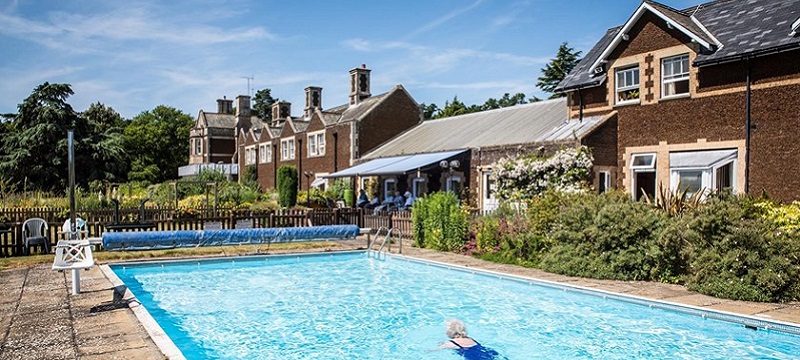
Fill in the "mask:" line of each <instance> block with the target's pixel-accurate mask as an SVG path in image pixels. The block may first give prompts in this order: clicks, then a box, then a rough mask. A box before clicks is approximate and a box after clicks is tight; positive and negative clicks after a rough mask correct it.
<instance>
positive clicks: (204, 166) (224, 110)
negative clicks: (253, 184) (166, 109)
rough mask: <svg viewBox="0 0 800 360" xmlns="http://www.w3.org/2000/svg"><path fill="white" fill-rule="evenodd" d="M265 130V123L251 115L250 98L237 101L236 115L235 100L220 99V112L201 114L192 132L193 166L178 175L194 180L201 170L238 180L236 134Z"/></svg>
mask: <svg viewBox="0 0 800 360" xmlns="http://www.w3.org/2000/svg"><path fill="white" fill-rule="evenodd" d="M261 126H262V122H261V119H260V118H259V117H257V116H254V115H252V114H251V111H250V97H249V96H244V95H242V96H238V97H237V98H236V111H235V113H234V108H233V100H229V99H225V98H222V99H218V100H217V112H215V113H214V112H206V111H203V110H200V112H199V113H198V114H197V119H196V120H195V122H194V126H193V127H192V129H191V130H190V132H189V165H186V166H182V167H180V168H178V175H179V176H181V177H190V176H196V175H197V174H198V173H199V172H200V171H201V170H214V171H222V172H224V173H225V174H227V175H228V176H229V177H231V178H233V179H236V178H237V177H238V174H239V166H238V164H236V163H235V162H234V155H235V154H236V134H237V132H238V131H239V130H246V131H249V130H250V128H252V127H261Z"/></svg>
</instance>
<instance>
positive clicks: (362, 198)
mask: <svg viewBox="0 0 800 360" xmlns="http://www.w3.org/2000/svg"><path fill="white" fill-rule="evenodd" d="M368 203H369V198H367V192H366V191H364V189H361V190H360V191H359V194H358V201H356V207H360V208H363V207H365V206H367V204H368Z"/></svg>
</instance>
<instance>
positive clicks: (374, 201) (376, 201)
mask: <svg viewBox="0 0 800 360" xmlns="http://www.w3.org/2000/svg"><path fill="white" fill-rule="evenodd" d="M380 203H381V199H380V198H378V196H377V195H376V196H373V197H372V200H370V201H369V203H368V204H366V205H364V209H374V208H376V207H378V205H380Z"/></svg>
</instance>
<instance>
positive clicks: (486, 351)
mask: <svg viewBox="0 0 800 360" xmlns="http://www.w3.org/2000/svg"><path fill="white" fill-rule="evenodd" d="M445 327H446V328H445V334H447V337H449V338H450V341H447V342H444V343H442V345H441V347H443V348H447V349H453V350H455V351H456V353H458V354H459V355H461V356H462V357H463V358H464V359H465V360H495V359H505V357H502V356H500V354H499V353H498V352H497V351H495V350H494V349H492V348H488V347H485V346H483V345H481V344H480V343H479V342H477V341H475V339H473V338H471V337H469V336H467V327H466V325H464V323H463V322H461V320H457V319H451V320H447V322H446V323H445Z"/></svg>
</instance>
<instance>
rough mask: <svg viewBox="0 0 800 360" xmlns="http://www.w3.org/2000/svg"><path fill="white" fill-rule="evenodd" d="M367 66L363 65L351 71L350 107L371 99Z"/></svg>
mask: <svg viewBox="0 0 800 360" xmlns="http://www.w3.org/2000/svg"><path fill="white" fill-rule="evenodd" d="M371 71H372V70H370V69H367V65H365V64H361V67H360V68H355V69H352V70H350V105H358V104H359V103H360V102H361V100H364V99H366V98H368V97H370V96H371V95H370V93H369V73H370V72H371Z"/></svg>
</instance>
